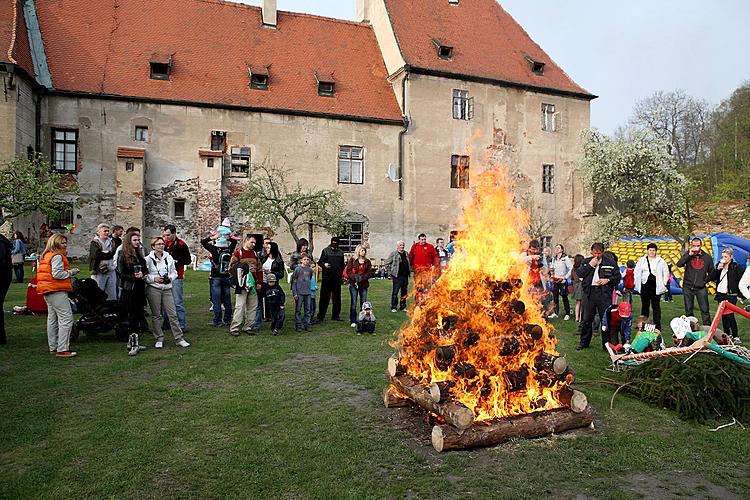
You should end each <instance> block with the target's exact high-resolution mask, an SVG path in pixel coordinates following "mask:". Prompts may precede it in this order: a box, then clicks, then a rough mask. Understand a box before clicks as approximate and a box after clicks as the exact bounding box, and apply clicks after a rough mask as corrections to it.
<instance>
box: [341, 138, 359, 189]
mask: <svg viewBox="0 0 750 500" xmlns="http://www.w3.org/2000/svg"><path fill="white" fill-rule="evenodd" d="M338 161H339V184H362V183H363V182H364V180H365V175H364V166H365V159H364V148H362V147H361V146H339V158H338Z"/></svg>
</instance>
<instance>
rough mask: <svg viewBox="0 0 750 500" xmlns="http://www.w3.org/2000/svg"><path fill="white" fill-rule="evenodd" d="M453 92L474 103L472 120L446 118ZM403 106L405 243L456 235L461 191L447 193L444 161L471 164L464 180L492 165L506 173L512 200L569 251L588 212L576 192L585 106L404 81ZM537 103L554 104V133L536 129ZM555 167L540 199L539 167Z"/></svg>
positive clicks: (423, 79)
mask: <svg viewBox="0 0 750 500" xmlns="http://www.w3.org/2000/svg"><path fill="white" fill-rule="evenodd" d="M453 89H461V90H467V91H468V92H469V96H470V97H473V98H474V118H473V119H472V120H456V119H454V118H453V111H452V96H453ZM406 101H407V107H408V110H407V111H408V114H409V117H410V118H411V124H410V127H409V132H408V133H407V135H406V143H407V165H406V168H405V179H404V195H405V198H406V206H407V207H409V214H408V217H407V220H408V221H409V222H410V223H411V224H413V225H411V226H410V227H409V231H408V232H409V235H408V238H407V239H406V241H407V244H408V243H409V242H410V241H412V240H414V239H415V238H416V234H418V233H420V232H425V233H426V234H427V236H428V239H429V240H430V241H433V240H434V239H435V238H437V237H438V236H443V237H445V238H447V236H448V234H447V233H448V232H449V231H451V230H455V229H459V228H458V227H457V222H456V221H457V218H458V215H459V213H460V204H461V200H462V199H463V197H464V195H465V194H466V190H463V189H451V187H450V173H451V168H450V167H451V165H450V162H451V155H468V156H469V157H470V181H469V183H470V185H471V179H472V178H475V177H476V175H477V174H478V173H480V172H482V171H484V170H485V169H486V168H488V166H490V165H493V164H502V165H506V166H507V167H508V170H509V172H510V174H511V178H512V179H513V181H514V184H515V188H516V193H515V194H516V196H517V197H527V198H529V199H530V200H531V203H532V204H533V206H534V208H535V210H536V211H537V212H538V213H542V214H544V215H545V216H546V217H547V218H549V219H551V220H552V221H553V223H554V233H553V234H552V235H551V236H552V237H553V241H554V242H562V243H564V244H566V245H567V244H569V243H570V244H575V243H576V242H577V241H578V239H579V238H580V236H581V234H582V231H583V220H584V218H585V216H586V215H587V214H589V213H590V211H591V205H590V203H591V200H590V198H591V197H590V196H586V194H585V193H584V192H583V189H582V187H581V186H580V175H579V174H578V173H577V162H578V160H579V158H580V143H579V136H580V132H581V130H583V129H585V128H588V127H589V110H590V104H589V102H588V101H586V100H583V99H576V98H572V97H561V96H552V95H547V94H541V93H535V92H529V91H525V90H521V89H512V88H507V87H500V86H495V85H489V84H484V83H474V82H463V81H457V80H449V79H445V78H438V77H432V76H424V75H414V74H412V75H410V76H409V81H408V83H407V98H406ZM542 103H548V104H554V105H555V108H556V109H555V110H556V112H557V113H559V120H560V124H561V127H560V130H558V131H556V132H546V131H542V130H541V106H542ZM548 163H549V164H553V165H554V166H555V189H554V194H546V193H542V164H548Z"/></svg>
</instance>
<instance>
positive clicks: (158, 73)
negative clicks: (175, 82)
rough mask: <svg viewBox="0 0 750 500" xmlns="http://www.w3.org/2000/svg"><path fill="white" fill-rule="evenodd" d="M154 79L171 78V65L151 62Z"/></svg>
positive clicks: (152, 77)
mask: <svg viewBox="0 0 750 500" xmlns="http://www.w3.org/2000/svg"><path fill="white" fill-rule="evenodd" d="M151 79H152V80H169V65H168V64H163V63H155V62H152V63H151Z"/></svg>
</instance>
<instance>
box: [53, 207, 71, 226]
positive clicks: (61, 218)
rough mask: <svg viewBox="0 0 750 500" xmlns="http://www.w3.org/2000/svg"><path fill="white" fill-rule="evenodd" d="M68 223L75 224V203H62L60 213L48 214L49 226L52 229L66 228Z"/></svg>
mask: <svg viewBox="0 0 750 500" xmlns="http://www.w3.org/2000/svg"><path fill="white" fill-rule="evenodd" d="M68 224H73V205H71V204H69V203H62V204H60V213H59V214H57V215H54V216H47V226H48V227H49V228H50V229H60V228H64V227H65V226H67V225H68Z"/></svg>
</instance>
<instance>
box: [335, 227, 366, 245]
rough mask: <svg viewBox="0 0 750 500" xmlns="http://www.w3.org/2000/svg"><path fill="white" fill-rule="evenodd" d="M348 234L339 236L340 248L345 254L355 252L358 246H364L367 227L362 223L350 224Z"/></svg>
mask: <svg viewBox="0 0 750 500" xmlns="http://www.w3.org/2000/svg"><path fill="white" fill-rule="evenodd" d="M346 225H347V226H348V228H349V231H348V234H345V235H342V236H339V248H340V249H341V250H342V251H343V252H353V251H354V250H355V249H356V248H357V245H361V244H362V236H363V235H364V229H365V225H364V223H362V222H348V223H347V224H346Z"/></svg>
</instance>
